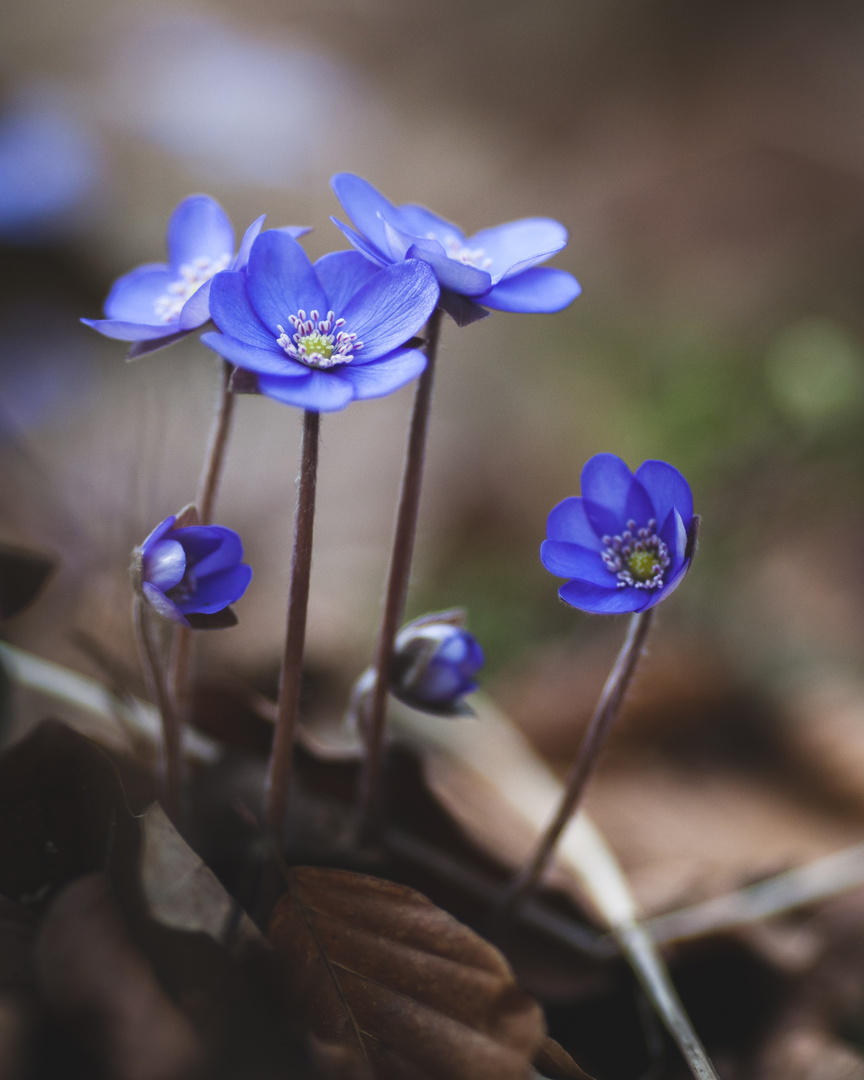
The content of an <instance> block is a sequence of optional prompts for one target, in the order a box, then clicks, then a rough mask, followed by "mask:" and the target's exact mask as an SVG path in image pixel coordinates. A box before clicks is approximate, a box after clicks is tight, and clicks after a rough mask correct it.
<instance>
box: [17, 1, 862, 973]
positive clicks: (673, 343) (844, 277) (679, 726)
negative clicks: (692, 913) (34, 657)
mask: <svg viewBox="0 0 864 1080" xmlns="http://www.w3.org/2000/svg"><path fill="white" fill-rule="evenodd" d="M3 22H4V32H3V35H2V38H0V508H2V509H0V515H2V519H0V539H2V540H6V541H10V542H14V543H18V544H22V545H26V546H28V547H31V548H35V549H38V550H41V551H44V552H46V553H49V554H52V555H55V556H56V557H57V558H58V559H59V562H60V566H59V569H58V571H57V572H56V574H55V576H54V578H53V579H52V581H51V583H50V586H49V588H48V589H47V591H46V592H45V594H44V597H43V598H42V600H41V601H40V603H39V604H37V605H36V606H35V607H33V608H32V609H31V610H30V611H29V612H27V613H26V614H24V615H22V616H20V617H19V618H17V619H16V620H14V621H13V622H11V623H10V624H9V625H8V628H7V629H6V631H5V632H6V636H7V638H8V639H9V640H11V641H13V642H14V643H16V644H19V645H21V646H23V647H25V648H28V649H31V650H33V651H35V652H37V653H39V654H40V655H42V656H47V657H50V658H52V659H55V660H58V661H60V662H62V663H64V664H67V665H69V666H71V667H74V668H76V669H78V670H81V671H84V672H87V673H89V674H91V675H98V674H99V668H98V666H97V665H96V664H95V663H94V661H93V658H92V656H89V655H88V654H87V652H86V651H82V649H81V648H80V645H79V644H76V640H77V639H76V638H75V636H74V633H75V632H76V631H79V632H80V631H85V632H86V633H87V634H89V635H90V636H91V637H92V638H93V639H95V640H96V641H97V642H99V643H101V645H102V646H103V647H104V648H105V649H106V650H107V651H108V652H109V653H110V654H111V655H113V656H115V657H117V658H118V659H120V660H122V662H123V663H125V664H127V665H130V666H132V665H134V663H135V660H134V649H133V642H132V635H131V631H130V628H129V620H128V608H129V599H130V593H129V586H128V580H127V576H126V567H127V564H128V559H129V552H130V550H131V548H132V547H133V546H134V545H135V544H138V543H140V542H141V541H142V540H143V538H144V537H145V536H146V535H147V533H148V532H149V531H150V529H151V528H152V527H153V526H154V525H155V524H156V523H157V522H158V521H160V520H161V519H162V518H164V517H165V516H167V515H168V514H169V513H173V512H176V511H177V510H178V509H179V508H180V507H181V506H182V505H183V504H185V503H186V502H188V501H189V500H190V499H191V498H192V497H193V496H194V492H195V487H196V483H197V475H198V470H199V468H200V463H201V460H202V457H203V452H204V444H205V439H206V434H207V431H208V428H209V423H210V415H211V409H212V402H213V397H214V393H215V383H216V364H215V360H214V357H213V356H212V355H211V354H210V353H208V352H207V350H206V349H204V347H203V346H201V345H200V343H198V341H197V338H195V337H194V336H193V337H191V338H189V339H187V340H186V341H185V342H183V343H181V344H180V345H177V346H174V347H173V348H171V349H168V350H166V351H163V352H160V353H157V354H155V355H153V356H151V357H149V358H145V359H142V360H141V361H138V362H135V363H132V364H125V363H124V355H125V349H124V346H123V344H122V343H119V342H113V341H108V340H106V339H102V338H100V337H98V336H97V335H96V334H95V333H93V332H92V331H90V330H89V329H87V328H86V327H83V326H81V325H80V324H79V323H78V321H77V320H78V318H79V317H80V316H88V317H99V315H100V313H101V305H102V302H103V300H104V297H105V295H106V294H107V292H108V289H109V287H110V285H111V282H112V281H113V280H114V278H115V277H117V276H118V275H120V274H121V273H124V272H126V271H127V270H129V269H130V268H132V267H133V266H135V265H137V264H139V263H142V262H149V261H159V260H162V259H163V258H164V229H165V224H166V222H167V219H168V216H169V214H170V212H171V210H172V209H173V207H174V206H175V205H176V203H177V202H178V201H179V200H180V199H181V198H182V197H183V196H185V195H186V194H188V193H190V192H194V191H206V192H208V193H209V194H211V195H213V196H214V197H215V198H217V199H218V200H219V201H220V202H221V203H222V204H223V205H224V206H225V208H226V209H227V211H228V212H229V214H230V216H231V218H232V220H233V222H234V225H235V229H236V231H237V232H238V234H239V233H242V230H244V229H245V228H246V226H247V225H248V224H249V223H250V222H251V221H252V220H253V219H254V218H256V217H257V216H258V215H259V214H261V213H264V212H266V213H267V214H268V223H269V224H270V225H271V226H277V225H287V224H293V225H311V226H314V229H315V231H314V232H313V233H312V234H311V235H310V236H309V237H308V238H307V240H306V241H304V243H306V246H307V249H308V250H309V252H310V253H311V254H312V255H313V256H316V257H317V256H319V255H321V254H323V253H325V252H326V251H329V250H332V249H335V248H339V247H343V246H344V241H343V240H342V237H341V234H340V233H339V232H338V231H337V230H336V229H335V228H334V226H332V225H331V223H330V222H329V220H328V219H329V215H330V214H333V213H338V210H339V207H338V204H337V202H336V200H335V198H334V197H333V195H332V194H331V192H330V189H329V185H328V181H329V177H330V175H331V174H332V173H333V172H335V171H337V170H349V171H354V172H358V173H360V174H362V175H364V176H366V177H367V178H368V179H369V180H371V181H372V182H373V183H374V184H375V185H376V186H378V187H379V188H380V189H381V190H382V191H383V192H384V193H385V194H386V195H387V196H388V197H390V198H391V199H392V200H393V201H394V202H397V203H398V202H408V201H410V202H420V203H424V204H427V205H428V206H430V207H432V208H434V209H435V210H436V211H437V212H438V213H439V214H441V215H443V216H445V217H448V218H450V219H452V220H454V221H457V222H458V223H460V224H461V225H462V226H463V227H464V228H465V230H466V231H467V232H469V233H470V232H473V231H475V230H476V229H479V228H482V227H485V226H489V225H493V224H497V223H499V222H501V221H505V220H509V219H513V218H518V217H523V216H529V215H545V216H550V217H554V218H557V219H559V220H561V221H562V222H564V224H565V225H566V226H567V228H568V229H569V230H570V243H569V246H568V247H567V249H566V250H565V251H564V252H562V253H561V255H560V256H558V257H557V258H556V260H555V265H558V266H561V267H563V268H565V269H567V270H570V271H572V272H573V273H574V274H575V275H576V276H577V277H578V278H579V280H580V281H581V283H582V286H583V289H584V293H583V296H582V297H581V298H580V299H578V300H577V301H576V302H575V303H574V305H573V306H572V308H571V309H569V310H568V311H566V312H564V313H562V314H559V315H549V316H517V315H506V314H494V315H493V317H492V318H490V319H488V320H486V321H484V322H481V323H478V324H476V325H474V326H471V327H469V328H466V329H463V330H459V329H458V328H457V327H456V326H455V325H454V324H453V323H450V322H448V323H447V324H446V326H445V330H444V339H443V346H442V355H441V363H440V367H439V372H440V374H439V376H438V383H437V388H436V401H435V407H434V410H433V419H432V429H431V440H430V446H429V463H428V479H427V484H426V488H425V492H424V501H423V512H422V521H421V532H420V536H419V540H418V545H419V546H418V552H417V559H416V574H415V578H414V584H413V592H412V596H411V602H410V614H417V613H419V612H420V611H423V610H433V609H435V608H443V607H447V606H451V605H454V604H462V605H465V606H467V607H468V608H469V611H470V621H469V626H470V628H472V629H473V630H474V631H475V632H476V633H477V635H478V636H479V637H480V639H481V641H482V642H483V644H484V646H485V649H486V652H487V657H488V665H487V676H486V679H485V687H486V689H487V690H489V691H490V692H491V693H492V694H493V695H494V696H495V697H496V699H497V700H498V702H499V703H500V704H501V705H502V706H503V707H504V708H506V709H507V710H509V711H510V713H511V714H512V715H513V716H514V718H515V719H516V720H517V721H518V722H519V723H520V724H521V725H522V726H523V727H524V728H525V729H526V730H527V731H528V732H529V734H530V735H531V737H532V738H533V740H534V741H535V743H536V745H537V746H538V747H539V748H540V749H541V750H542V751H543V752H544V753H546V754H547V755H549V756H550V757H551V758H553V759H556V760H562V761H563V760H564V759H566V757H567V755H568V754H569V753H570V752H571V750H572V747H573V745H574V742H575V739H576V737H577V736H578V732H579V730H580V725H581V724H583V723H584V720H585V718H586V716H587V715H588V714H589V713H590V710H591V707H592V705H593V701H594V699H595V698H596V694H597V692H598V690H599V688H600V686H601V684H602V681H603V679H604V677H605V673H606V670H608V665H609V663H610V661H611V659H612V657H613V656H614V653H615V650H616V649H617V647H618V644H619V642H620V639H621V637H622V635H623V631H624V624H623V623H622V622H620V621H618V620H614V619H603V618H600V617H588V616H585V615H582V614H581V613H579V612H576V611H573V610H570V609H567V608H565V607H564V606H563V605H561V604H560V603H559V602H558V601H557V599H556V588H557V582H556V580H555V579H553V578H551V577H550V576H549V575H548V574H546V573H545V571H544V570H543V569H542V567H541V566H540V563H539V560H538V557H537V548H538V545H539V543H540V541H541V540H542V539H543V536H544V532H545V518H546V514H547V513H548V511H549V509H550V508H551V507H552V506H553V505H554V504H555V503H556V502H558V501H559V500H560V499H562V498H564V497H566V496H568V495H573V494H578V490H579V473H580V470H581V467H582V465H583V463H584V461H585V460H586V459H587V458H588V457H589V456H591V455H592V454H594V453H596V452H599V451H613V452H616V453H618V454H620V455H622V456H623V457H624V458H625V460H627V462H628V463H629V464H630V465H631V467H634V468H635V467H636V466H637V465H638V464H639V463H640V462H641V461H643V460H644V459H646V458H653V457H659V458H664V459H666V460H668V461H670V462H672V463H673V464H674V465H676V466H677V467H678V468H679V469H681V470H682V471H683V472H684V473H685V474H686V475H687V477H688V478H689V480H690V482H691V484H692V487H693V489H694V493H695V496H696V504H697V509H698V510H699V511H700V512H701V513H702V514H703V517H704V527H703V534H702V543H701V549H700V553H699V557H698V559H697V561H696V564H695V567H694V570H693V572H692V574H691V575H690V577H689V579H688V581H687V582H686V584H685V585H684V587H682V588H681V589H680V590H679V591H678V592H677V593H676V594H675V596H674V597H673V598H672V599H671V600H670V601H669V602H668V603H666V604H665V605H664V607H663V612H662V617H661V618H660V620H659V625H658V628H657V630H656V632H655V638H654V644H653V647H652V649H651V653H650V655H649V657H648V659H647V661H646V662H645V664H644V667H643V673H642V674H641V676H640V679H639V683H638V686H637V688H636V693H635V694H634V697H633V701H632V703H631V707H630V709H629V711H628V716H627V718H626V720H625V722H624V724H623V725H622V728H621V730H620V732H619V733H617V735H616V737H615V739H614V740H613V744H612V746H611V747H610V751H609V754H608V757H607V761H606V763H605V765H604V769H603V773H602V775H601V777H600V778H599V780H598V782H597V784H596V785H595V787H594V789H593V790H592V793H591V797H590V808H591V810H592V812H593V813H594V814H595V816H596V817H597V819H598V821H599V822H600V824H601V826H602V827H603V828H604V829H605V830H606V831H607V833H608V834H609V836H610V837H611V839H612V840H613V842H614V844H615V845H616V848H617V850H618V851H619V853H620V854H621V856H622V858H623V859H624V860H625V863H626V865H627V867H628V869H629V870H630V872H631V874H632V875H633V880H634V884H635V886H636V887H637V891H638V892H639V894H640V897H641V899H642V901H643V903H644V904H645V906H646V908H647V909H649V910H661V909H663V908H665V907H669V906H670V905H672V904H674V903H678V902H683V901H684V900H690V899H698V898H699V897H701V896H703V895H710V894H712V893H713V892H715V891H717V889H719V888H722V887H726V886H729V885H732V884H735V883H740V882H741V881H742V880H745V879H748V878H752V877H755V876H758V875H759V874H762V873H767V872H770V871H773V870H777V869H782V868H783V867H784V866H787V865H792V864H794V863H796V862H800V861H803V860H805V859H807V858H810V857H813V856H815V855H818V854H820V853H823V852H825V851H829V850H833V849H834V848H836V847H839V846H842V844H844V843H849V842H852V841H854V840H856V839H860V838H861V835H862V832H864V543H862V541H864V515H862V492H864V473H862V465H864V427H862V417H864V337H862V335H864V313H862V305H861V292H862V289H864V135H862V132H864V77H862V70H864V68H862V49H864V8H862V7H861V6H860V5H858V4H855V3H849V2H848V0H822V2H819V3H816V2H810V3H806V2H803V3H798V2H794V0H784V2H782V3H780V2H776V3H770V2H765V0H762V2H753V0H749V2H747V3H742V2H731V3H726V4H724V5H709V4H704V3H693V2H692V0H688V2H686V3H685V2H683V0H626V2H624V0H602V2H601V0H530V2H529V0H494V2H493V0H474V2H473V3H465V2H457V0H439V2H437V3H436V4H434V5H433V4H429V3H422V2H418V0H401V2H397V0H315V2H314V3H311V2H310V3H307V2H301V0H297V2H290V0H283V2H280V3H274V2H273V0H246V2H245V3H244V4H243V6H242V10H241V9H240V8H238V7H237V6H235V5H231V4H229V3H225V2H222V3H219V2H216V0H198V2H193V0H189V2H183V0H179V2H175V3H171V4H167V3H157V2H152V0H148V2H140V0H139V2H136V3H134V4H133V3H129V2H124V0H77V2H76V3H74V4H62V3H58V2H56V0H5V5H4V19H3ZM411 397H412V390H411V389H410V388H409V389H406V390H403V391H402V392H400V393H399V394H396V395H394V396H392V397H390V398H387V399H385V400H382V401H374V402H369V403H363V404H355V405H353V406H351V407H350V408H348V409H347V410H346V411H344V412H342V413H338V414H333V415H327V416H326V417H325V418H324V422H323V425H322V434H323V449H322V473H321V479H320V489H319V490H320V494H319V513H318V518H317V524H316V545H317V546H316V555H315V565H314V573H313V582H312V599H311V615H310V619H311V621H310V630H309V664H310V672H311V682H312V684H314V685H320V686H323V685H326V686H329V687H331V692H330V693H329V696H328V695H327V694H324V697H323V698H322V700H325V699H326V701H327V702H329V703H330V704H328V705H327V708H331V707H332V709H333V710H334V711H338V709H339V707H341V704H340V702H341V701H343V700H344V698H342V697H340V695H342V694H343V693H344V692H345V690H346V689H347V687H348V685H349V684H350V681H351V679H352V678H353V677H354V676H355V675H356V674H357V673H358V672H359V670H360V669H361V668H362V667H363V666H365V664H366V663H367V660H368V655H369V650H370V648H371V643H372V641H373V639H374V634H375V624H376V616H377V612H378V604H379V595H380V591H381V585H382V582H383V579H384V574H385V570H386V563H387V552H388V545H389V540H390V535H391V530H392V524H393V515H394V507H395V499H396V493H397V486H398V477H399V473H400V468H401V462H402V454H403V449H404V442H405V436H406V432H407V422H408V414H409V410H410V405H411ZM298 446H299V413H298V412H297V411H296V410H292V409H290V408H287V407H283V406H280V405H278V404H276V403H275V402H272V401H268V400H266V399H260V398H242V399H241V400H240V402H239V408H238V416H237V421H236V427H235V430H234V434H233V440H232V444H231V446H230V449H229V456H228V465H227V472H226V475H225V479H224V483H223V487H222V491H221V495H220V499H219V509H218V513H217V520H218V521H219V522H220V523H223V524H226V525H229V526H231V527H232V528H235V529H237V530H238V531H239V532H240V533H241V535H242V536H243V538H244V542H245V544H246V549H247V558H248V561H249V562H250V563H251V564H252V565H253V567H254V570H255V577H254V580H253V582H252V585H251V587H250V589H249V591H248V593H247V595H246V597H245V598H244V599H243V600H242V601H241V602H240V604H238V614H239V616H240V619H241V625H240V626H239V627H238V628H236V629H234V630H230V631H226V632H224V633H220V634H212V635H208V636H206V641H205V642H204V643H203V647H202V649H201V664H202V670H203V671H204V672H205V674H206V673H207V672H208V671H210V672H213V671H216V670H217V669H218V670H219V671H220V672H223V673H225V672H227V673H230V674H231V675H233V676H235V677H237V678H242V679H244V680H247V681H250V682H252V683H253V684H255V685H256V686H258V687H259V688H261V689H263V690H268V689H269V690H272V688H273V686H274V684H275V677H276V670H277V656H278V654H279V649H280V637H281V633H282V628H283V621H284V601H285V593H286V590H287V579H288V571H287V565H288V553H289V544H290V538H291V530H292V510H293V499H294V479H295V476H296V473H297V467H298ZM332 687H337V688H338V693H335V692H332ZM310 700H311V699H310ZM314 708H315V705H314V701H313V702H312V704H311V705H310V711H312V712H314ZM322 708H324V707H323V706H322ZM325 711H326V709H325ZM790 962H791V961H790Z"/></svg>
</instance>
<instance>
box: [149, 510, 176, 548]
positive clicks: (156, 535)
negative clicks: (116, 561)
mask: <svg viewBox="0 0 864 1080" xmlns="http://www.w3.org/2000/svg"><path fill="white" fill-rule="evenodd" d="M176 520H177V516H176V514H171V516H170V517H167V518H165V520H164V521H160V522H159V524H158V525H157V526H156V528H155V529H154V530H153V532H151V533H150V535H149V536H148V537H147V539H146V540H145V541H144V543H143V544H142V545H141V550H142V551H143V553H144V554H145V555H146V554H147V552H148V551H149V550H150V548H151V547H152V546H153V545H154V544H155V543H156V541H157V540H161V539H162V537H163V536H164V535H165V534H166V533H169V532H170V531H171V529H172V528H173V526H174V522H175V521H176Z"/></svg>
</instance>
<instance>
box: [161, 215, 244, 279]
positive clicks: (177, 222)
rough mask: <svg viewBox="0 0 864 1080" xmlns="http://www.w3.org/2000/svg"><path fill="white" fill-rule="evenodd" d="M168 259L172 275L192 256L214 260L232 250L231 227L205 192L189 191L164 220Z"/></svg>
mask: <svg viewBox="0 0 864 1080" xmlns="http://www.w3.org/2000/svg"><path fill="white" fill-rule="evenodd" d="M167 241H168V261H169V262H170V264H171V269H172V271H173V272H174V274H175V276H176V275H178V274H179V272H180V267H181V266H183V265H184V264H186V263H193V262H194V261H195V260H196V259H201V258H205V259H210V260H211V261H212V262H215V261H216V260H217V259H222V258H224V257H225V256H226V255H228V256H229V257H230V256H231V255H233V254H234V230H233V228H232V227H231V222H230V221H229V220H228V215H227V214H226V213H225V211H224V210H223V209H222V207H221V206H220V205H219V203H217V202H216V200H215V199H211V198H210V196H209V195H190V196H189V198H188V199H184V200H183V201H182V202H181V203H180V205H179V206H178V207H177V209H176V210H175V211H174V213H173V214H172V215H171V220H170V221H169V222H168V237H167Z"/></svg>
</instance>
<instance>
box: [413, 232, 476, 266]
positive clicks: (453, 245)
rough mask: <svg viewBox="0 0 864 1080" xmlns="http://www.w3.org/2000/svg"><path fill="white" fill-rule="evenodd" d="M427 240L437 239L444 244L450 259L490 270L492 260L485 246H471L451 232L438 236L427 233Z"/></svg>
mask: <svg viewBox="0 0 864 1080" xmlns="http://www.w3.org/2000/svg"><path fill="white" fill-rule="evenodd" d="M426 239H427V240H437V241H438V242H439V244H443V246H444V248H445V250H446V252H447V258H448V259H455V261H456V262H461V263H464V264H465V265H466V266H475V267H476V268H477V269H478V270H488V269H489V267H490V266H491V265H492V260H491V259H490V258H489V257H488V256H487V254H486V252H485V250H484V249H483V248H469V247H468V246H467V244H463V243H462V242H461V241H460V240H459V238H458V237H456V236H454V235H453V234H452V233H450V234H449V235H448V236H436V235H435V233H427V234H426Z"/></svg>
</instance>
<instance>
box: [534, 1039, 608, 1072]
mask: <svg viewBox="0 0 864 1080" xmlns="http://www.w3.org/2000/svg"><path fill="white" fill-rule="evenodd" d="M534 1068H535V1069H536V1070H537V1071H538V1072H539V1073H541V1074H542V1075H543V1076H544V1077H545V1078H546V1080H594V1078H593V1077H592V1076H589V1074H588V1073H586V1072H585V1070H584V1069H580V1067H579V1066H578V1065H577V1064H576V1062H575V1061H574V1060H573V1058H572V1057H570V1055H569V1054H568V1053H567V1051H566V1050H565V1049H564V1047H563V1046H562V1045H561V1044H560V1043H557V1042H555V1040H554V1039H552V1038H548V1037H547V1038H546V1040H545V1041H544V1043H543V1045H542V1046H541V1047H540V1049H539V1051H538V1052H537V1054H536V1056H535V1058H534Z"/></svg>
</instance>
